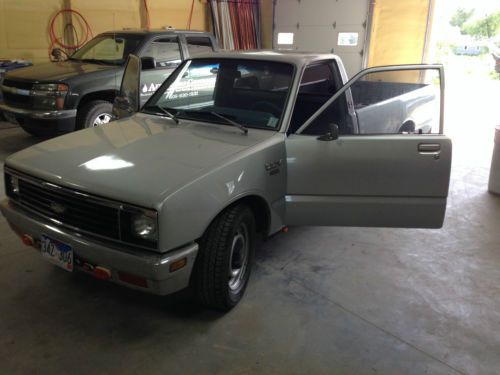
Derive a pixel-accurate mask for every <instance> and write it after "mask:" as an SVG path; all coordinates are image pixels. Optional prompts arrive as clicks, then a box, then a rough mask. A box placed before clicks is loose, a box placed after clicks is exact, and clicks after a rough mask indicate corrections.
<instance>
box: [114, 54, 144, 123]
mask: <svg viewBox="0 0 500 375" xmlns="http://www.w3.org/2000/svg"><path fill="white" fill-rule="evenodd" d="M141 68H142V64H141V59H140V58H139V57H137V56H135V55H129V57H128V59H127V64H126V65H125V72H124V73H123V78H122V82H121V85H120V92H119V93H118V96H117V97H116V98H115V101H114V103H113V116H114V117H115V119H120V118H124V117H128V116H131V115H133V114H134V113H136V112H137V111H139V109H140V92H139V85H140V75H141Z"/></svg>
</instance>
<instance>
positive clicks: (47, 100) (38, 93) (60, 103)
mask: <svg viewBox="0 0 500 375" xmlns="http://www.w3.org/2000/svg"><path fill="white" fill-rule="evenodd" d="M68 91H69V87H68V85H65V84H64V83H37V84H35V85H33V89H32V90H31V96H34V97H35V102H34V106H35V108H41V109H46V108H48V109H63V108H64V99H65V98H66V95H67V94H68Z"/></svg>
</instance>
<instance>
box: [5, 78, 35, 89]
mask: <svg viewBox="0 0 500 375" xmlns="http://www.w3.org/2000/svg"><path fill="white" fill-rule="evenodd" d="M2 84H3V85H4V86H9V87H16V88H18V89H22V90H31V88H32V87H33V82H25V81H14V80H12V79H4V81H3V83H2Z"/></svg>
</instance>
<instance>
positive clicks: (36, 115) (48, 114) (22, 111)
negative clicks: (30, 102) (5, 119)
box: [0, 103, 76, 120]
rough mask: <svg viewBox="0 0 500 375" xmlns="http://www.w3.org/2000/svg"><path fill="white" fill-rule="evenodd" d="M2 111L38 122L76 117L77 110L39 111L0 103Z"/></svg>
mask: <svg viewBox="0 0 500 375" xmlns="http://www.w3.org/2000/svg"><path fill="white" fill-rule="evenodd" d="M0 111H3V112H7V113H13V114H16V115H20V116H24V117H28V118H32V119H36V120H59V119H67V118H73V117H76V109H64V110H56V111H49V110H39V109H26V108H17V107H12V106H10V105H7V104H5V103H0Z"/></svg>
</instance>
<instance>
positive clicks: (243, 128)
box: [210, 111, 248, 134]
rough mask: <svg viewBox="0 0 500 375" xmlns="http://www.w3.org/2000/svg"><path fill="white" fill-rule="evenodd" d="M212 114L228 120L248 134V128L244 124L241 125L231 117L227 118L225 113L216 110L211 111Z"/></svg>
mask: <svg viewBox="0 0 500 375" xmlns="http://www.w3.org/2000/svg"><path fill="white" fill-rule="evenodd" d="M210 114H211V115H213V116H215V117H218V118H220V119H222V120H224V121H226V122H227V123H228V124H231V125H233V126H236V127H237V128H238V129H240V130H241V131H242V132H243V133H245V134H247V133H248V129H247V128H245V127H244V126H243V125H241V124H240V123H239V122H236V121H233V120H231V119H230V118H227V117H226V116H224V115H221V114H220V113H217V112H215V111H210Z"/></svg>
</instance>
